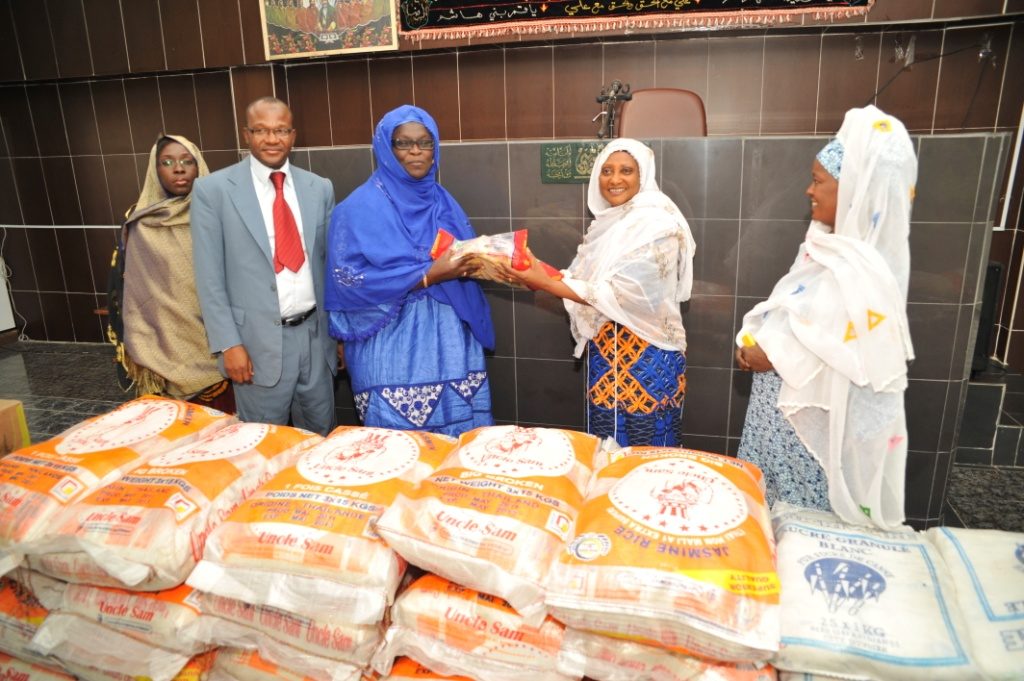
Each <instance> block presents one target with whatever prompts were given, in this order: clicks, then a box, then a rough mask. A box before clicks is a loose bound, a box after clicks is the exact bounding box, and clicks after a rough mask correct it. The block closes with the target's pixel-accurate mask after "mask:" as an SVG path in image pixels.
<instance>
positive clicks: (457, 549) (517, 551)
mask: <svg viewBox="0 0 1024 681" xmlns="http://www.w3.org/2000/svg"><path fill="white" fill-rule="evenodd" d="M599 444H600V441H599V440H598V439H597V438H595V437H593V436H591V435H586V434H584V433H577V432H574V431H568V430H556V429H551V428H521V427H518V426H491V427H485V428H477V429H476V430H471V431H469V432H468V433H463V435H462V436H461V437H460V438H459V447H458V449H456V450H455V451H454V452H452V453H451V454H450V455H449V457H448V458H447V459H446V460H445V462H444V463H443V464H442V465H441V467H440V468H439V469H438V470H437V472H436V473H434V474H433V475H431V476H429V477H428V478H427V479H425V480H424V481H423V482H422V483H421V484H420V486H419V487H418V488H416V489H414V490H409V491H407V492H405V493H403V494H401V495H399V496H398V498H397V499H395V502H394V503H393V504H392V505H391V508H389V509H388V510H387V511H386V512H385V513H384V515H383V516H381V519H380V522H379V523H378V524H377V531H378V532H379V533H380V534H381V536H382V537H384V539H385V541H387V542H388V544H390V545H391V547H392V548H394V549H395V551H397V552H398V553H399V554H400V555H401V556H402V557H403V558H405V559H406V560H408V561H409V562H410V563H413V564H415V565H418V566H419V567H421V568H423V569H424V570H427V571H429V572H433V573H435V574H438V575H441V576H442V577H445V578H447V579H450V580H452V581H453V582H456V583H458V584H461V585H463V586H466V587H469V588H471V589H475V590H478V591H482V592H484V593H488V594H493V595H495V596H499V597H501V598H504V599H505V600H506V601H508V602H509V603H511V604H512V607H513V608H515V609H516V610H518V611H519V612H520V613H521V614H522V615H523V616H524V617H526V618H528V619H529V621H530V623H533V624H538V623H539V622H540V621H542V619H543V616H544V612H545V610H544V591H545V588H546V585H547V581H548V577H549V574H550V570H551V566H552V565H553V564H554V563H555V561H556V560H557V559H558V555H559V554H560V553H561V552H562V551H563V550H564V548H565V543H566V541H567V540H568V537H569V533H570V532H571V531H572V524H573V522H574V521H575V519H576V514H577V513H578V511H579V508H580V506H581V504H582V503H583V495H584V494H585V493H586V490H587V486H588V484H589V483H590V478H591V476H592V467H593V465H594V457H595V454H596V452H597V449H598V446H599Z"/></svg>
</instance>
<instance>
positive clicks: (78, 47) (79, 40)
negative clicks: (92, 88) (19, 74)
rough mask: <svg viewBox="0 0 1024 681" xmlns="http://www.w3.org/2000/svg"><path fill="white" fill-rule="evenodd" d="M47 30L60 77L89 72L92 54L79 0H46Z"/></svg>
mask: <svg viewBox="0 0 1024 681" xmlns="http://www.w3.org/2000/svg"><path fill="white" fill-rule="evenodd" d="M46 13H47V15H49V17H50V32H51V34H52V35H53V45H54V50H55V52H56V53H57V71H58V73H59V74H60V77H61V78H74V77H76V76H77V77H81V76H91V75H92V73H93V68H92V57H91V55H90V54H89V38H88V33H87V31H86V28H85V13H84V10H83V3H82V2H81V0H46Z"/></svg>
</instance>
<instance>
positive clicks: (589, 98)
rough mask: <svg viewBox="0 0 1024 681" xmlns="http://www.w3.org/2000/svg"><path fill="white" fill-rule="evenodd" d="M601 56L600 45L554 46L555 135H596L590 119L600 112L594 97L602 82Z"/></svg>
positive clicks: (593, 124) (599, 92)
mask: <svg viewBox="0 0 1024 681" xmlns="http://www.w3.org/2000/svg"><path fill="white" fill-rule="evenodd" d="M601 55H602V48H601V45H600V44H591V45H556V46H555V48H554V73H555V89H554V95H555V137H556V138H557V137H594V136H596V135H597V129H598V127H599V123H596V122H594V121H593V120H592V119H593V118H594V116H596V115H597V114H598V113H600V111H601V107H600V105H599V104H598V103H597V101H596V100H597V96H598V95H600V94H601V88H602V86H604V85H606V83H602V82H601V81H602V79H603V77H604V74H603V73H602V68H601ZM542 77H543V76H542Z"/></svg>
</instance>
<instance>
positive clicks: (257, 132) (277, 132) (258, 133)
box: [246, 128, 295, 137]
mask: <svg viewBox="0 0 1024 681" xmlns="http://www.w3.org/2000/svg"><path fill="white" fill-rule="evenodd" d="M246 130H248V131H249V134H251V135H252V136H253V137H267V136H268V135H273V136H274V137H287V136H288V135H290V134H292V133H293V132H295V128H273V129H271V128H246Z"/></svg>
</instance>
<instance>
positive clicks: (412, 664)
mask: <svg viewBox="0 0 1024 681" xmlns="http://www.w3.org/2000/svg"><path fill="white" fill-rule="evenodd" d="M424 679H426V681H433V680H439V679H448V680H449V681H472V680H471V679H470V678H469V677H468V676H448V675H446V674H438V673H437V672H435V671H433V670H432V669H430V668H429V667H426V666H424V665H422V664H420V663H419V662H417V661H416V660H414V659H412V658H411V657H400V658H398V659H397V660H395V664H394V665H392V667H391V673H390V674H388V675H387V676H380V675H379V674H376V673H374V672H368V673H367V674H366V680H365V681H423V680H424Z"/></svg>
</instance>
